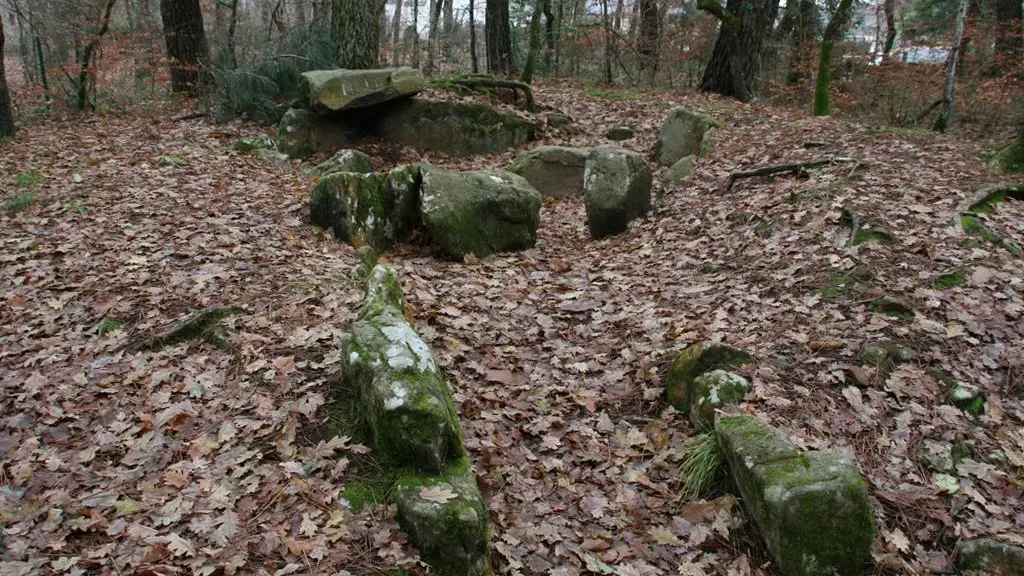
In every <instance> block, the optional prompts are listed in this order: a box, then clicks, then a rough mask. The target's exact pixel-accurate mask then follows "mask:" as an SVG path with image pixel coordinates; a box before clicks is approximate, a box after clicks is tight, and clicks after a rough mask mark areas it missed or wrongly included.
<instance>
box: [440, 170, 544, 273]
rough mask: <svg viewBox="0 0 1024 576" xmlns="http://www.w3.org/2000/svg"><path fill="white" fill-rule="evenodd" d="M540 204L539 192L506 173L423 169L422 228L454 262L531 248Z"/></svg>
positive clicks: (538, 217) (516, 176)
mask: <svg viewBox="0 0 1024 576" xmlns="http://www.w3.org/2000/svg"><path fill="white" fill-rule="evenodd" d="M540 205H541V195H540V192H538V191H537V190H535V189H534V188H533V187H532V186H530V183H529V182H527V181H526V179H524V178H523V177H521V176H519V175H517V174H513V173H511V172H506V171H504V170H482V171H475V172H448V171H445V170H440V169H438V168H428V167H424V168H423V184H422V192H421V209H420V214H421V216H422V219H423V226H424V228H425V229H426V231H427V234H428V235H429V236H430V238H431V240H433V241H434V243H436V244H437V245H438V246H440V247H441V248H442V249H443V250H444V251H445V252H446V253H447V254H448V256H450V257H451V258H453V259H457V260H458V259H462V258H463V257H464V256H465V255H467V254H473V255H475V256H476V257H478V258H482V257H484V256H488V255H490V254H493V253H495V252H508V251H514V250H525V249H527V248H531V247H533V245H534V244H535V243H536V242H537V227H538V226H539V224H540Z"/></svg>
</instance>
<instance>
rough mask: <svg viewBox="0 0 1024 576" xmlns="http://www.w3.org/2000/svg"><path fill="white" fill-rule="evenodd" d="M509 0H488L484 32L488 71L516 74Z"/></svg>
mask: <svg viewBox="0 0 1024 576" xmlns="http://www.w3.org/2000/svg"><path fill="white" fill-rule="evenodd" d="M508 1H509V0H487V12H486V21H485V23H484V33H485V34H486V36H487V71H488V72H491V73H492V74H494V73H497V74H504V75H505V76H512V75H513V74H515V60H514V59H513V56H512V27H511V23H510V21H509V15H508Z"/></svg>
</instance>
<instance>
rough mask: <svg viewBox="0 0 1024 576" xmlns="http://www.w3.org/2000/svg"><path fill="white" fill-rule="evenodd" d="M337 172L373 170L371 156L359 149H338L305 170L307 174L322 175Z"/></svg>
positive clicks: (361, 172)
mask: <svg viewBox="0 0 1024 576" xmlns="http://www.w3.org/2000/svg"><path fill="white" fill-rule="evenodd" d="M338 172H355V173H358V174H366V173H369V172H373V158H371V157H370V156H368V155H367V154H364V153H362V152H360V151H359V150H339V151H338V152H337V153H336V154H335V155H334V156H331V157H330V158H329V159H327V160H325V161H323V162H321V163H320V164H317V165H316V166H315V167H313V168H310V169H309V170H306V171H305V172H304V173H303V174H305V175H307V176H316V177H324V176H327V175H329V174H336V173H338Z"/></svg>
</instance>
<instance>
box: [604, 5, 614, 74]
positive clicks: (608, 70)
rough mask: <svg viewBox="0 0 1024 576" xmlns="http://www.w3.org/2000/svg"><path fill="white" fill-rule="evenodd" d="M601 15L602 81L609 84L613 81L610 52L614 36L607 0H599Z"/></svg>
mask: <svg viewBox="0 0 1024 576" xmlns="http://www.w3.org/2000/svg"><path fill="white" fill-rule="evenodd" d="M601 16H602V19H603V21H604V83H605V84H606V85H608V86H611V85H612V84H614V83H615V79H614V78H612V52H613V50H614V49H613V48H612V47H613V46H614V44H615V38H614V37H613V35H612V23H611V19H610V18H609V16H608V0H601Z"/></svg>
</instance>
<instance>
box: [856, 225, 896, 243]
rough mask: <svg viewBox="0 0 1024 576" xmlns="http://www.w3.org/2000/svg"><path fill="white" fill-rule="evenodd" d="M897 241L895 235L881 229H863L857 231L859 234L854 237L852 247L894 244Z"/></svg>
mask: <svg viewBox="0 0 1024 576" xmlns="http://www.w3.org/2000/svg"><path fill="white" fill-rule="evenodd" d="M894 240H895V239H894V238H893V235H892V234H891V233H890V232H888V231H886V230H882V229H880V228H861V229H859V230H857V234H856V235H854V237H853V239H852V240H851V241H850V245H851V246H859V245H861V244H871V243H874V244H892V243H893V241H894Z"/></svg>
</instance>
